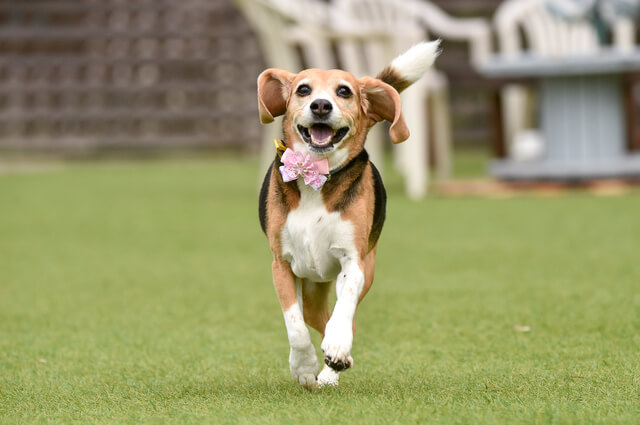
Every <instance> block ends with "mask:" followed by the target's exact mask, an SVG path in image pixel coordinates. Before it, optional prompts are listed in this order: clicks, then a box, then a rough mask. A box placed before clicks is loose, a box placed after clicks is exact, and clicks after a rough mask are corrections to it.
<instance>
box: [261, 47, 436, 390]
mask: <svg viewBox="0 0 640 425" xmlns="http://www.w3.org/2000/svg"><path fill="white" fill-rule="evenodd" d="M438 44H439V41H434V42H423V43H420V44H417V45H415V46H413V47H412V48H411V49H409V50H408V51H407V52H406V53H404V54H402V55H400V56H398V57H397V58H396V59H394V60H393V61H392V62H391V64H390V65H388V66H387V67H385V68H384V69H383V70H382V71H381V72H380V73H379V74H378V75H377V77H376V78H372V77H362V78H359V79H358V78H356V77H354V76H353V75H352V74H350V73H348V72H345V71H342V70H336V69H334V70H329V71H327V70H320V69H307V70H304V71H302V72H300V73H298V74H293V73H291V72H289V71H285V70H283V69H267V70H266V71H264V72H262V73H261V74H260V76H259V77H258V107H259V112H260V120H261V122H262V123H263V124H266V123H270V122H272V121H273V120H274V117H277V116H280V115H284V120H283V133H284V141H282V140H280V139H276V151H277V156H276V157H275V160H274V161H273V163H272V164H271V166H270V167H269V170H268V171H267V174H266V176H265V179H264V182H263V184H262V189H261V191H260V201H259V216H260V225H261V227H262V230H263V231H264V233H265V234H266V235H267V238H268V239H269V245H270V248H271V251H272V253H273V265H272V272H273V283H274V286H275V289H276V293H277V295H278V299H279V301H280V305H281V306H282V311H283V313H284V320H285V325H286V328H287V335H288V338H289V345H290V354H289V366H290V369H291V374H292V375H293V377H294V379H295V380H296V381H297V382H298V383H299V384H300V385H302V386H304V387H306V388H307V389H312V388H314V387H322V386H325V385H337V384H338V377H339V373H340V372H341V371H343V370H346V369H348V368H350V367H351V366H353V358H352V357H351V348H352V344H353V335H354V332H355V313H356V308H357V307H358V304H359V303H360V301H362V298H363V297H364V296H365V295H366V293H367V291H369V288H370V287H371V284H372V282H373V269H374V261H375V254H376V247H377V243H378V237H379V236H380V232H381V231H382V225H383V223H384V220H385V207H386V192H385V188H384V186H383V184H382V179H381V178H380V174H379V173H378V170H377V169H376V167H375V166H374V165H373V163H372V162H371V161H369V156H368V154H367V151H366V150H365V149H364V145H365V139H366V136H367V132H368V131H369V128H371V127H372V126H373V125H374V124H375V123H377V122H379V121H383V120H386V121H388V122H390V123H391V124H390V127H389V137H390V138H391V141H392V142H393V143H400V142H403V141H404V140H406V139H407V138H408V137H409V129H408V128H407V125H406V123H405V121H404V118H403V115H402V109H401V104H400V96H399V92H401V91H402V90H404V89H406V88H407V87H409V86H410V85H411V84H413V83H414V82H415V81H417V80H418V79H419V78H420V77H422V75H423V74H424V73H425V72H426V71H427V69H428V68H429V67H430V66H431V65H432V64H433V62H434V60H435V58H436V56H437V55H438V53H439V51H438ZM333 282H335V285H336V293H337V301H336V304H335V307H334V309H333V312H332V313H331V314H330V313H329V303H328V295H329V291H330V289H331V287H332V283H333ZM305 323H306V324H308V325H309V326H311V327H312V328H314V329H316V330H317V331H318V332H319V333H320V334H321V335H322V337H323V340H322V345H321V348H322V351H323V353H324V362H325V367H324V368H323V369H322V371H321V372H320V373H319V374H318V359H317V356H316V351H315V349H314V347H313V345H312V343H311V339H310V335H309V330H308V328H307V326H306V325H305Z"/></svg>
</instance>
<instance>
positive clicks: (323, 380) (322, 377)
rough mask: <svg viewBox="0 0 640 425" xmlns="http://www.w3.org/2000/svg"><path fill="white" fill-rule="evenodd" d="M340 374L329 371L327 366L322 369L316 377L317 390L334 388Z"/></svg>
mask: <svg viewBox="0 0 640 425" xmlns="http://www.w3.org/2000/svg"><path fill="white" fill-rule="evenodd" d="M339 378H340V373H338V372H336V371H335V370H333V369H331V368H330V367H329V366H325V367H324V368H322V372H320V374H319V375H318V384H317V385H318V388H322V387H335V386H337V385H338V379H339Z"/></svg>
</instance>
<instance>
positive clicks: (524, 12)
mask: <svg viewBox="0 0 640 425" xmlns="http://www.w3.org/2000/svg"><path fill="white" fill-rule="evenodd" d="M494 24H495V27H496V31H497V34H498V44H499V49H500V53H502V54H504V55H514V54H517V53H519V52H522V51H523V50H524V47H523V46H522V43H521V39H520V31H522V33H523V34H524V37H525V39H526V41H527V42H528V45H529V46H528V48H529V50H530V51H532V52H535V53H536V54H539V55H542V56H564V55H568V54H581V53H593V52H595V51H597V50H598V49H599V48H600V42H599V39H598V34H597V31H596V29H595V27H594V26H593V25H592V24H591V23H590V22H589V21H587V20H586V19H582V20H573V21H567V20H564V19H562V18H561V17H559V16H554V15H553V14H552V13H551V12H550V11H549V10H548V9H547V6H546V0H507V1H505V2H503V3H502V4H500V6H499V7H498V9H497V10H496V13H495V17H494Z"/></svg>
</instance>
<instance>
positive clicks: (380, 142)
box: [365, 124, 389, 176]
mask: <svg viewBox="0 0 640 425" xmlns="http://www.w3.org/2000/svg"><path fill="white" fill-rule="evenodd" d="M385 133H386V128H385V126H384V125H382V124H378V125H376V126H374V127H373V128H371V130H369V134H368V135H367V143H366V145H365V148H366V149H367V152H368V153H369V158H370V159H371V162H373V163H374V164H375V166H376V168H377V169H378V171H380V174H381V175H383V176H384V171H383V170H384V143H385V142H386V140H387V139H388V138H389V136H387V135H386V134H385Z"/></svg>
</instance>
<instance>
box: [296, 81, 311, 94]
mask: <svg viewBox="0 0 640 425" xmlns="http://www.w3.org/2000/svg"><path fill="white" fill-rule="evenodd" d="M296 94H297V95H298V96H302V97H304V96H309V95H310V94H311V87H309V86H308V85H306V84H302V85H301V86H299V87H298V88H297V89H296Z"/></svg>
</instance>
